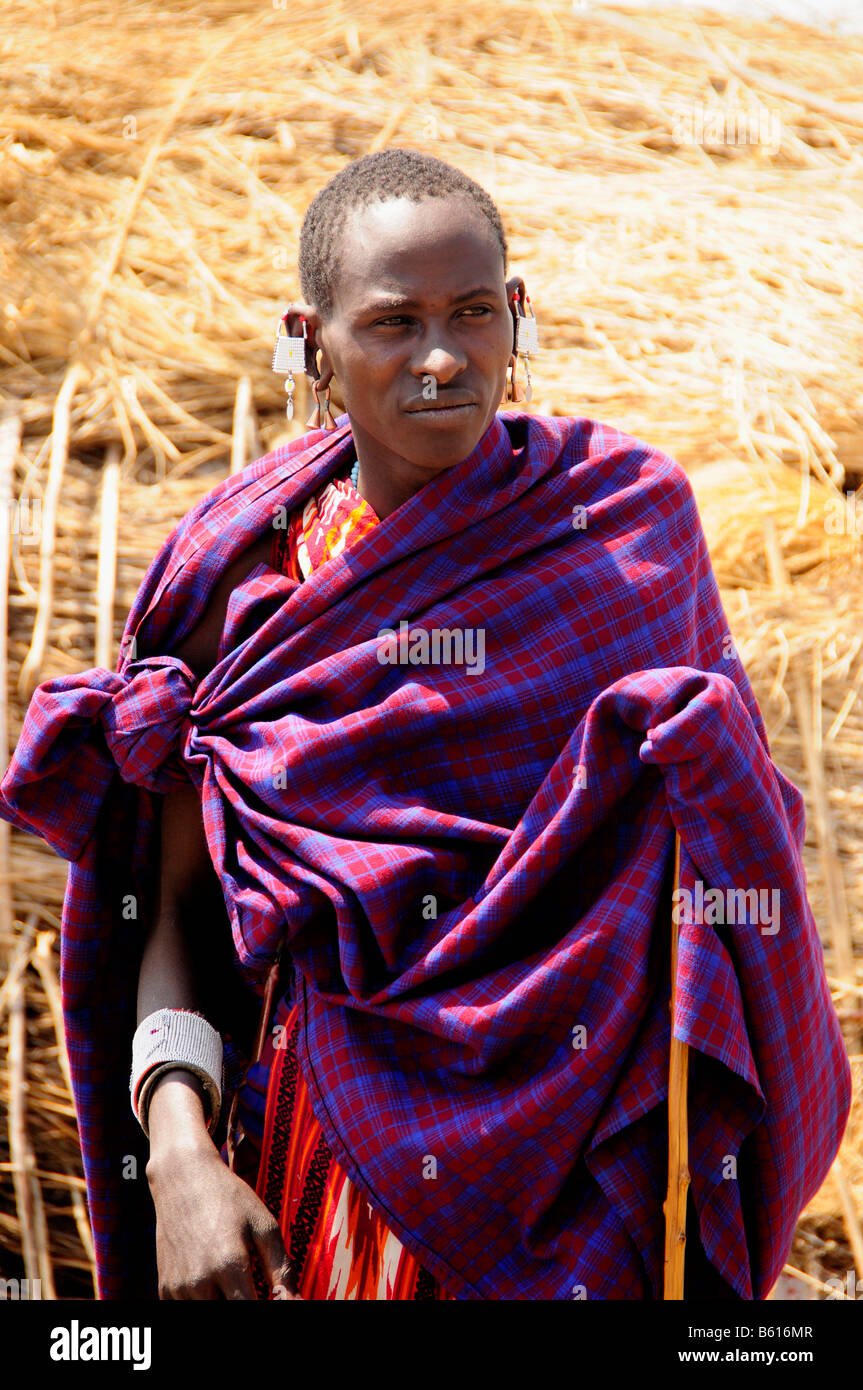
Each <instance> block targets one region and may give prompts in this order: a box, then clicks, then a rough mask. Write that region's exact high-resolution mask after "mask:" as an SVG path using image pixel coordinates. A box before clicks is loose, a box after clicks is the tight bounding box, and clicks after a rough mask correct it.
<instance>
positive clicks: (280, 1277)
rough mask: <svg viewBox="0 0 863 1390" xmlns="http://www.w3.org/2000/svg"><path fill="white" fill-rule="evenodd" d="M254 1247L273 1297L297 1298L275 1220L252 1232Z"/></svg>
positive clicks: (298, 1298) (285, 1252) (283, 1244)
mask: <svg viewBox="0 0 863 1390" xmlns="http://www.w3.org/2000/svg"><path fill="white" fill-rule="evenodd" d="M254 1241H255V1247H256V1249H257V1251H258V1254H259V1255H260V1257H261V1264H262V1265H263V1267H264V1274H265V1275H266V1277H267V1280H268V1281H269V1284H270V1287H271V1289H272V1291H273V1297H274V1298H285V1299H297V1300H299V1301H300V1302H302V1299H300V1296H299V1294H298V1293H297V1286H296V1281H295V1279H294V1276H293V1273H292V1271H291V1266H290V1261H289V1259H288V1252H287V1250H286V1249H285V1243H284V1241H283V1239H282V1233H281V1231H280V1230H279V1228H278V1226H277V1225H276V1224H275V1222H274V1223H273V1224H272V1225H271V1226H266V1227H264V1228H263V1229H261V1230H256V1231H255V1232H254Z"/></svg>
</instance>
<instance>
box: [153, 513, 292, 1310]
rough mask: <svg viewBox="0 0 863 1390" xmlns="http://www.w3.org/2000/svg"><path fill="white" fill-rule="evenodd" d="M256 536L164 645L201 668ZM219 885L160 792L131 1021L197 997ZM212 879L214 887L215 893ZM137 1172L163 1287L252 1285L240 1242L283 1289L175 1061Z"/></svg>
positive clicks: (275, 1229) (277, 1264) (201, 847)
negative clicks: (151, 1209) (183, 632)
mask: <svg viewBox="0 0 863 1390" xmlns="http://www.w3.org/2000/svg"><path fill="white" fill-rule="evenodd" d="M270 541H271V537H270V536H269V535H267V536H265V537H263V538H262V539H261V540H260V541H259V542H258V543H257V544H256V545H254V546H252V547H250V548H249V549H248V550H247V551H245V552H244V554H243V555H242V556H241V557H240V560H239V561H237V562H235V564H234V565H233V566H232V567H231V568H230V569H229V570H227V571H226V573H225V575H224V576H223V577H222V580H221V581H220V583H219V585H217V587H216V589H215V591H214V594H213V597H212V599H211V602H210V604H209V605H208V608H207V611H206V612H205V614H204V616H203V618H202V619H201V621H200V622H199V623H198V625H197V627H196V628H195V629H194V630H193V631H192V632H191V633H190V634H189V635H188V637H187V638H186V639H185V641H184V642H183V643H182V644H180V645H179V646H178V647H177V648H176V650H175V651H174V653H173V655H175V656H179V657H180V658H181V659H182V660H183V661H185V662H186V663H187V665H188V666H190V668H191V669H192V670H193V671H194V672H195V673H196V675H198V677H199V678H200V677H201V676H202V675H203V674H204V673H205V672H206V671H208V670H210V669H211V667H212V666H213V665H214V664H215V660H216V655H217V651H218V644H219V639H220V636H221V632H222V629H223V626H224V620H225V614H226V612H227V605H228V600H229V598H230V594H231V592H232V590H233V588H234V587H235V586H236V584H238V583H239V582H240V581H241V580H242V579H243V578H244V577H245V575H246V574H247V573H248V572H249V570H250V569H252V568H253V567H254V565H255V564H257V563H258V561H259V560H261V559H264V558H265V557H266V553H267V552H268V549H269V544H270ZM214 884H215V885H216V887H218V880H217V879H216V875H215V870H214V868H213V864H212V861H211V859H210V853H209V849H208V847H207V840H206V834H205V830H204V821H203V814H202V809H201V799H200V795H199V793H198V790H197V788H196V787H195V786H194V784H193V783H192V782H191V781H190V782H189V784H188V785H187V786H181V787H178V788H174V789H172V790H171V791H170V792H168V793H167V794H166V795H165V796H164V797H163V799H162V814H161V827H160V854H159V884H158V893H157V897H156V909H155V916H154V919H153V922H152V923H151V924H150V928H149V931H148V935H147V940H146V943H145V946H144V952H143V956H142V960H141V969H140V974H139V977H138V1021H139V1022H141V1021H142V1020H143V1019H144V1018H146V1017H147V1016H148V1015H149V1014H151V1013H154V1012H155V1011H156V1010H157V1009H164V1008H169V1009H192V1010H195V1011H197V1012H201V1013H205V1012H206V1010H205V1009H204V1008H202V1003H203V1001H204V995H205V989H204V982H205V980H206V979H207V978H208V977H209V978H211V975H210V972H208V970H207V969H206V965H207V962H204V961H203V960H202V959H201V957H200V951H201V938H200V933H199V932H197V931H195V930H194V929H193V928H194V927H195V925H196V924H197V921H198V917H199V915H200V913H201V912H202V910H203V911H206V904H207V901H208V899H209V900H210V901H212V896H211V895H212V892H213V887H214ZM220 894H221V890H219V895H220ZM148 1129H149V1132H150V1159H149V1162H148V1164H147V1179H148V1182H149V1184H150V1191H151V1193H152V1196H153V1204H154V1206H155V1208H156V1258H157V1264H158V1270H159V1293H160V1297H162V1298H181V1299H189V1298H190V1299H209V1298H222V1297H225V1298H240V1299H242V1298H247V1299H254V1298H255V1297H256V1294H255V1287H254V1282H253V1278H252V1271H251V1263H250V1254H251V1252H252V1251H253V1250H254V1251H256V1252H257V1254H258V1255H259V1257H260V1259H261V1262H262V1264H263V1267H264V1269H265V1271H266V1273H267V1276H268V1278H269V1280H270V1283H271V1285H272V1286H273V1287H278V1290H279V1293H280V1295H281V1296H282V1297H285V1298H290V1297H292V1295H291V1294H290V1293H289V1292H288V1290H289V1288H290V1287H291V1285H290V1282H289V1281H290V1275H289V1270H288V1259H287V1253H286V1251H285V1247H284V1242H283V1240H282V1235H281V1231H280V1230H279V1226H278V1223H277V1222H276V1221H275V1220H274V1218H273V1216H272V1215H271V1213H270V1212H269V1211H268V1210H267V1208H266V1207H265V1206H264V1204H263V1202H262V1201H261V1200H260V1198H259V1197H258V1196H257V1195H256V1194H255V1193H254V1192H253V1191H252V1189H251V1188H250V1187H249V1186H248V1184H247V1183H246V1182H244V1181H243V1179H242V1178H240V1177H238V1176H237V1175H236V1174H234V1173H232V1172H230V1170H229V1169H228V1168H227V1167H226V1166H225V1164H224V1163H223V1162H222V1159H221V1157H220V1155H219V1152H218V1150H217V1149H216V1146H215V1144H214V1143H213V1141H212V1139H211V1138H210V1135H209V1133H208V1131H207V1124H206V1115H205V1107H204V1092H203V1087H202V1085H201V1083H200V1082H199V1081H198V1079H197V1077H195V1076H193V1075H192V1074H191V1073H190V1072H185V1071H183V1070H181V1069H177V1070H176V1071H166V1072H164V1073H163V1074H162V1075H161V1076H160V1077H159V1078H158V1080H157V1081H156V1083H155V1085H154V1087H153V1089H152V1092H151V1097H150V1102H149V1112H148Z"/></svg>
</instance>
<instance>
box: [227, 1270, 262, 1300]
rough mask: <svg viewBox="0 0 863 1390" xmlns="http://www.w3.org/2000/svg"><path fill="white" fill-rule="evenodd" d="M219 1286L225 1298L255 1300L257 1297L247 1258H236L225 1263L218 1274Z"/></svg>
mask: <svg viewBox="0 0 863 1390" xmlns="http://www.w3.org/2000/svg"><path fill="white" fill-rule="evenodd" d="M219 1287H220V1288H221V1290H222V1293H223V1294H224V1296H225V1298H240V1299H242V1298H245V1299H249V1300H250V1301H252V1302H255V1301H256V1300H257V1297H258V1295H257V1291H256V1289H255V1281H254V1279H253V1278H252V1267H251V1265H250V1263H249V1261H248V1260H244V1261H240V1260H237V1261H236V1262H235V1263H233V1264H229V1265H226V1266H225V1268H224V1269H223V1270H222V1271H221V1272H220V1274H219Z"/></svg>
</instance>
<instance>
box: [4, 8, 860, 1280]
mask: <svg viewBox="0 0 863 1390" xmlns="http://www.w3.org/2000/svg"><path fill="white" fill-rule="evenodd" d="M202 10H204V11H206V14H205V16H202ZM361 16H362V17H361V20H358V19H357V18H356V17H354V16H353V15H352V10H351V7H350V6H349V5H348V4H347V3H346V0H344V2H343V0H333V3H329V4H319V3H316V4H312V3H310V0H297V3H294V4H292V5H291V6H290V8H289V9H288V7H287V6H285V7H284V8H283V7H282V4H281V0H273V4H272V5H271V6H263V5H261V4H260V3H259V0H253V3H243V0H210V3H208V4H207V5H206V6H204V7H202V6H201V5H200V4H198V3H194V4H193V3H184V2H183V0H172V3H169V4H165V3H161V0H135V3H132V2H131V0H130V2H129V3H120V4H117V3H116V0H114V3H111V4H108V3H107V0H91V3H90V4H89V5H88V6H86V7H83V8H82V7H81V6H79V5H77V4H75V3H73V0H65V2H64V0H57V3H54V4H53V5H51V6H48V7H46V6H45V5H44V4H43V3H38V4H37V3H36V0H9V3H7V4H6V6H5V7H4V9H3V13H2V16H0V42H2V49H3V52H4V56H5V58H6V63H5V72H6V76H5V78H4V87H3V94H2V109H0V204H2V211H3V215H2V221H0V257H2V268H3V284H4V286H5V289H4V296H3V302H2V303H0V313H2V324H0V412H2V407H4V406H5V407H7V408H9V410H8V414H7V416H6V418H5V422H4V423H3V425H2V427H0V495H2V497H3V501H4V506H6V507H7V508H8V510H9V514H10V516H14V517H16V518H18V519H20V518H22V517H25V516H26V515H30V514H32V508H33V507H36V508H38V507H41V512H40V513H39V523H40V537H38V538H37V537H35V536H29V535H27V534H26V531H27V529H28V528H27V527H26V526H24V525H19V526H18V528H17V534H11V535H9V534H7V535H5V537H4V539H3V541H2V542H0V545H2V546H3V547H5V548H3V549H2V553H0V568H2V571H3V574H4V576H5V575H6V574H7V572H8V576H9V577H8V583H6V584H5V585H4V588H5V592H6V593H7V594H8V611H7V609H6V608H5V607H4V609H3V620H2V621H3V623H4V624H5V623H7V622H8V651H7V644H6V643H3V644H2V646H3V651H4V657H5V660H6V665H5V667H4V671H3V673H2V682H0V691H2V701H3V704H2V727H0V745H2V746H0V754H3V755H4V760H3V766H4V767H5V765H6V763H7V762H8V758H9V754H10V751H11V748H12V747H14V743H15V741H16V740H17V737H18V734H19V732H20V728H21V724H22V721H23V717H24V712H25V709H26V704H27V699H28V697H29V694H30V692H31V691H32V689H33V687H34V685H35V684H36V683H37V682H38V681H40V680H44V679H47V678H49V677H50V676H52V675H59V674H65V673H67V672H70V671H76V670H80V669H82V668H86V667H88V666H92V665H97V664H100V665H108V666H111V667H113V666H114V665H115V662H116V656H117V642H118V640H119V636H120V633H121V630H122V625H123V620H124V617H125V614H126V612H127V611H128V608H129V606H130V604H131V602H132V599H133V597H134V594H135V591H136V589H137V586H138V584H139V583H140V580H141V578H142V577H143V573H144V571H145V569H146V567H147V565H148V564H149V561H150V560H151V559H152V557H153V555H154V554H155V552H156V550H157V549H158V547H159V545H160V543H161V541H162V540H163V539H164V538H165V536H166V535H167V534H168V532H169V531H170V530H171V529H172V527H173V526H174V524H175V523H176V521H177V520H178V519H179V518H180V517H181V516H182V515H183V514H184V513H185V512H186V511H187V510H188V509H189V508H190V507H191V506H192V505H193V504H194V503H195V502H196V501H197V499H198V498H199V497H200V496H202V495H203V494H204V493H205V492H207V491H208V490H209V489H210V488H211V487H212V486H213V485H214V484H215V483H216V482H217V481H218V480H219V479H220V478H221V477H223V476H224V475H225V473H226V472H227V471H228V469H229V468H231V467H234V468H236V467H241V466H242V465H243V463H244V462H245V461H247V460H248V459H250V458H251V457H254V456H256V455H257V454H259V453H260V452H262V451H264V450H265V449H267V448H270V447H272V446H273V445H274V443H275V442H276V441H277V440H278V439H279V437H280V436H281V434H282V432H283V429H284V418H283V400H284V396H283V392H282V388H281V382H280V381H278V380H277V379H276V378H275V377H274V376H273V375H272V373H271V372H270V369H269V361H270V352H271V345H272V337H273V332H274V328H275V323H276V318H277V315H278V313H279V311H280V310H281V308H282V307H283V305H284V303H285V302H286V301H287V300H288V299H290V298H291V297H292V296H296V295H297V294H298V285H297V281H296V274H295V260H296V243H297V235H298V231H299V225H300V221H301V218H302V214H303V211H304V209H305V207H306V205H307V203H308V201H309V200H310V198H311V197H312V196H313V194H314V193H315V192H316V191H317V189H318V188H319V187H320V186H321V184H322V183H323V182H324V181H325V180H326V178H327V177H328V176H329V175H330V174H332V173H334V172H336V170H337V169H339V168H340V167H341V166H342V165H343V164H344V163H345V162H346V161H347V160H348V159H351V158H354V157H356V156H358V155H360V154H363V153H366V152H368V151H370V150H374V149H378V148H381V147H382V146H384V145H387V144H404V145H409V146H413V147H417V148H421V149H424V150H428V151H430V152H432V153H435V154H438V155H439V156H441V157H442V158H444V159H448V160H450V161H451V162H453V163H456V164H458V165H459V166H460V167H461V168H463V169H465V170H466V171H467V172H468V173H470V174H472V175H473V176H474V177H476V178H477V179H479V180H480V181H481V182H482V183H483V184H484V185H485V186H486V187H487V188H488V189H489V192H490V193H491V194H492V196H493V197H494V198H495V199H496V200H497V202H498V204H499V206H500V207H501V210H502V212H503V214H504V218H505V221H506V224H507V227H508V230H509V233H510V246H511V260H512V264H513V266H514V268H517V269H518V270H519V271H521V272H522V273H523V274H524V276H525V279H526V281H527V284H528V288H529V291H530V294H531V298H532V301H533V303H534V306H535V308H536V312H537V316H538V319H539V324H540V334H541V340H540V341H541V349H542V350H541V354H540V356H539V357H538V358H537V360H536V362H535V376H536V381H537V385H538V388H539V389H538V398H537V397H535V406H536V408H537V409H538V410H539V411H541V412H543V413H555V412H556V413H559V414H568V415H590V416H593V417H595V418H599V419H603V420H607V421H610V422H613V423H615V424H618V425H619V426H620V427H621V428H623V429H625V430H627V431H628V432H629V433H631V434H635V435H639V436H642V437H644V438H647V439H649V440H650V441H651V442H652V443H654V444H656V445H658V446H660V447H663V448H665V449H666V450H667V451H668V452H669V453H671V454H672V455H673V456H674V457H676V458H677V459H678V460H679V461H680V462H681V463H683V464H684V465H685V466H687V467H688V468H690V469H691V470H692V477H693V482H694V484H695V486H696V490H697V495H698V499H699V503H700V505H701V508H702V514H703V517H704V520H705V525H706V528H707V531H708V538H709V541H710V544H711V551H712V555H713V559H714V563H715V567H716V571H717V574H718V576H719V579H720V583H721V584H722V586H723V594H724V598H725V602H726V606H727V609H728V613H729V619H730V622H731V627H732V631H733V633H734V637H735V640H736V641H737V643H738V645H739V649H740V651H741V655H742V657H743V660H744V662H745V663H746V665H747V668H748V670H749V672H750V675H751V677H752V679H753V682H754V684H755V687H756V691H757V694H758V697H759V700H760V702H761V704H762V708H763V710H764V713H765V718H766V719H767V722H768V727H769V731H770V735H771V739H772V748H773V752H774V756H775V757H776V760H777V762H778V763H779V765H780V766H781V767H782V768H783V770H784V771H785V772H786V773H787V774H788V775H789V776H790V777H791V778H792V780H794V781H795V782H797V783H798V785H800V786H801V787H802V788H803V790H804V792H805V794H806V797H807V806H808V812H809V830H808V838H807V870H808V874H809V883H810V889H811V899H812V903H813V908H814V910H815V912H816V916H817V918H818V921H819V924H820V926H821V927H822V930H823V938H824V944H825V951H826V957H827V965H828V972H829V975H830V979H831V981H832V983H833V986H834V988H835V998H836V1002H837V1007H838V1009H839V1012H840V1015H841V1017H842V1020H843V1025H844V1027H845V1028H846V1030H847V1037H848V1040H849V1046H850V1048H851V1051H852V1054H853V1056H854V1058H855V1060H854V1062H853V1065H854V1068H855V1076H856V1086H857V1096H856V1099H855V1109H854V1114H853V1116H852V1122H851V1125H850V1127H849V1131H848V1137H847V1139H846V1143H845V1145H844V1147H843V1151H842V1155H841V1163H840V1166H839V1167H837V1168H836V1169H834V1173H833V1174H832V1175H831V1177H830V1179H829V1180H828V1182H827V1183H826V1184H825V1186H824V1188H823V1189H822V1192H821V1193H820V1194H819V1195H818V1197H817V1198H816V1199H815V1201H814V1202H813V1203H812V1206H811V1207H810V1209H809V1211H808V1212H807V1213H806V1215H805V1217H804V1219H803V1221H802V1222H801V1227H800V1236H799V1241H798V1246H797V1248H796V1249H795V1254H794V1259H795V1261H796V1262H797V1264H798V1265H800V1266H801V1267H802V1268H803V1270H804V1273H806V1274H807V1275H808V1276H809V1277H810V1278H812V1279H814V1280H815V1281H816V1283H817V1282H818V1281H819V1280H821V1281H823V1279H824V1278H825V1277H827V1276H828V1275H829V1274H833V1273H837V1272H838V1273H841V1274H843V1275H844V1272H845V1270H847V1269H849V1268H851V1267H852V1265H854V1264H856V1270H857V1274H858V1275H859V1276H860V1277H863V1238H861V1234H860V1224H859V1213H860V1212H861V1210H863V1162H861V1159H860V1156H859V1155H860V1147H861V1146H860V1140H861V1137H863V1101H861V1097H860V1085H861V1076H863V1073H861V1057H860V1042H859V1037H860V1026H861V1019H863V1008H861V1006H863V988H861V984H863V974H861V953H863V873H861V869H863V817H861V815H860V814H859V812H860V810H861V802H863V790H861V787H863V780H862V779H861V771H863V695H861V686H863V653H861V646H863V598H861V592H863V591H861V587H860V579H861V544H860V537H861V534H863V508H861V509H860V510H859V511H854V510H853V508H852V507H851V506H850V505H849V504H848V503H847V502H846V501H845V493H846V492H848V491H850V490H853V489H855V488H857V487H858V485H859V483H860V481H861V478H863V370H861V362H863V352H861V336H863V334H861V322H863V320H861V313H860V310H861V306H863V299H861V290H860V285H861V282H863V277H861V275H860V263H861V249H863V219H861V216H860V206H861V202H863V196H861V195H863V177H861V151H863V106H861V104H860V102H859V100H858V93H859V92H860V90H861V87H863V82H861V78H863V50H861V46H860V45H859V44H858V45H856V46H855V45H853V44H851V43H849V42H847V41H842V42H840V41H838V40H835V39H831V38H829V37H826V36H823V35H819V34H818V33H815V32H812V31H810V30H808V29H805V28H803V27H802V26H797V25H790V24H782V23H778V22H777V23H771V24H769V25H768V24H745V23H743V22H742V21H737V20H725V19H723V18H721V17H720V16H719V15H717V14H716V13H710V12H705V13H703V14H701V15H700V16H698V17H693V16H691V15H686V16H682V15H680V14H679V13H676V12H675V11H674V10H673V9H669V10H668V11H667V12H665V13H663V14H661V15H653V16H652V17H651V19H650V20H649V21H648V20H647V18H646V17H645V16H644V15H636V16H633V15H627V14H626V13H625V12H622V11H618V10H609V9H604V8H594V7H590V8H587V7H586V6H582V5H573V4H570V3H569V2H568V0H566V3H564V0H497V3H495V4H489V3H487V0H468V3H465V0H457V2H456V0H440V3H438V4H436V5H435V6H434V7H433V9H431V10H429V8H428V7H427V6H426V7H423V6H420V5H417V4H415V3H412V0H386V3H382V0H370V3H368V4H367V5H365V6H363V9H362V12H361ZM336 385H337V383H336ZM299 406H300V408H299V410H298V416H297V420H296V421H295V427H296V428H298V429H301V428H302V425H301V423H300V422H301V421H302V419H303V418H304V410H303V406H304V402H303V401H300V402H299ZM307 409H308V407H306V410H307ZM4 488H8V500H7V493H6V492H4V491H3V489H4ZM25 501H29V502H30V503H31V504H32V505H31V508H30V511H29V512H28V509H26V508H24V507H23V506H22V505H20V504H21V503H23V502H25ZM14 504H19V505H14ZM0 884H2V889H0V949H2V950H3V951H4V952H5V970H6V971H7V972H8V973H7V974H6V979H5V984H4V985H3V987H2V991H0V1023H2V1027H3V1029H4V1036H3V1037H2V1038H0V1065H2V1071H3V1081H4V1083H5V1086H6V1089H7V1092H8V1094H9V1097H10V1116H9V1127H8V1144H7V1143H6V1139H5V1136H4V1137H3V1138H2V1139H0V1243H2V1245H3V1247H4V1248H5V1250H6V1251H7V1252H8V1253H6V1254H4V1256H3V1269H2V1271H0V1272H2V1273H3V1274H6V1275H13V1274H15V1273H18V1272H20V1273H22V1274H24V1273H26V1274H27V1275H28V1276H30V1277H31V1278H37V1277H41V1278H42V1281H43V1293H50V1291H51V1290H52V1289H53V1288H55V1287H56V1289H57V1290H58V1291H60V1292H65V1293H72V1294H74V1293H78V1294H83V1295H84V1296H87V1295H88V1294H89V1293H90V1292H91V1291H92V1285H91V1282H90V1270H91V1253H90V1245H89V1233H88V1230H87V1225H86V1217H85V1212H84V1206H83V1201H82V1191H83V1183H82V1180H81V1170H80V1158H79V1155H78V1150H77V1143H76V1136H75V1126H74V1116H73V1111H72V1107H71V1103H70V1100H69V1092H68V1078H67V1075H66V1069H65V1059H64V1053H63V1049H62V1040H61V1024H60V1017H59V1006H58V1001H57V986H56V974H55V964H54V946H55V943H56V936H57V932H58V930H59V924H60V910H61V906H62V899H63V891H64V885H65V866H64V865H63V864H62V863H61V862H60V861H58V860H57V859H56V858H55V857H54V856H53V854H52V853H51V852H50V851H49V850H48V849H47V848H46V847H45V846H44V845H43V844H42V843H41V842H37V841H35V840H33V839H30V838H28V837H26V836H19V835H17V834H15V835H14V836H11V837H10V836H9V834H8V827H7V826H6V825H5V823H3V822H0ZM4 1146H5V1147H4ZM821 1292H822V1296H823V1292H824V1290H823V1289H822V1291H821Z"/></svg>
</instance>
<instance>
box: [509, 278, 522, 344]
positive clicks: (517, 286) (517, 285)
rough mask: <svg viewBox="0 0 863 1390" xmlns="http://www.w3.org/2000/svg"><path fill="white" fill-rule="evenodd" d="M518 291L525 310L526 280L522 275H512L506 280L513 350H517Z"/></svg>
mask: <svg viewBox="0 0 863 1390" xmlns="http://www.w3.org/2000/svg"><path fill="white" fill-rule="evenodd" d="M516 291H517V292H518V297H519V302H520V304H521V307H522V311H523V310H524V296H525V294H526V290H525V288H524V281H523V280H522V278H521V276H520V275H511V276H510V278H509V279H508V280H507V282H506V299H507V303H508V304H509V312H510V313H511V314H512V345H513V351H514V350H515V316H516V307H515V294H516Z"/></svg>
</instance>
